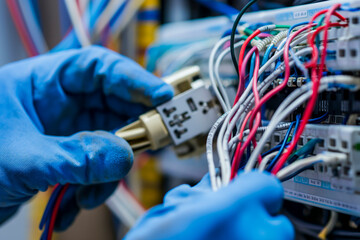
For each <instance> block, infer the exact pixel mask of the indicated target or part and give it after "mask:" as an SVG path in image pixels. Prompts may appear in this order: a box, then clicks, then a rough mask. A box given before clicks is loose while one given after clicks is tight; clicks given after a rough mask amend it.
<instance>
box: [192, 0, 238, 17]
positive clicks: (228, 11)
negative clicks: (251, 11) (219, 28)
mask: <svg viewBox="0 0 360 240" xmlns="http://www.w3.org/2000/svg"><path fill="white" fill-rule="evenodd" d="M196 1H197V2H198V3H200V4H202V5H204V6H206V7H207V8H209V9H211V10H213V11H215V12H218V13H221V14H224V15H226V16H228V17H230V18H232V17H233V15H235V14H238V13H239V10H237V9H236V8H233V7H231V6H229V5H227V4H225V3H222V2H217V1H212V0H196Z"/></svg>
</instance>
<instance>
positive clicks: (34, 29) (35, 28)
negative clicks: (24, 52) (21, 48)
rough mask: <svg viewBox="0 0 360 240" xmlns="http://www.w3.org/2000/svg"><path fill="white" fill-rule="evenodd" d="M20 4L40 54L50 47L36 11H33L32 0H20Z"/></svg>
mask: <svg viewBox="0 0 360 240" xmlns="http://www.w3.org/2000/svg"><path fill="white" fill-rule="evenodd" d="M18 4H19V7H20V10H21V12H22V14H23V16H24V20H25V23H26V25H27V27H28V30H29V33H30V35H31V38H32V40H33V41H34V45H35V46H36V49H37V50H38V52H39V53H40V54H43V53H46V52H47V51H48V50H49V49H48V46H47V44H46V41H45V38H44V35H43V33H42V31H41V28H40V26H39V24H38V23H37V22H36V20H35V19H36V15H35V14H34V11H32V7H31V5H30V1H18Z"/></svg>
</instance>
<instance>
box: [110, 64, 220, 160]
mask: <svg viewBox="0 0 360 240" xmlns="http://www.w3.org/2000/svg"><path fill="white" fill-rule="evenodd" d="M163 80H164V81H165V82H167V83H168V84H171V85H172V86H173V87H174V90H175V97H174V98H173V99H172V100H170V101H168V102H166V103H163V104H162V105H160V106H158V107H157V108H156V109H155V110H151V111H149V112H147V113H145V114H142V115H141V116H140V117H139V120H137V121H136V122H133V123H131V124H129V125H127V126H125V127H124V128H122V129H120V130H118V131H116V133H115V134H116V135H117V136H119V137H122V138H124V139H125V140H127V141H128V142H129V144H130V145H131V147H132V149H133V150H134V153H135V154H137V153H140V152H143V151H145V150H149V149H151V150H157V149H160V148H162V147H165V146H166V145H169V144H171V143H172V144H173V145H175V149H174V150H175V152H176V153H177V155H178V156H179V157H190V156H193V155H198V154H199V153H202V152H203V151H204V147H205V137H206V135H207V133H208V131H209V130H210V128H211V126H212V125H213V124H214V122H215V121H216V120H217V119H218V117H219V116H220V114H221V108H220V107H219V104H218V102H217V100H216V98H215V97H214V95H213V94H212V92H211V91H210V89H209V88H208V87H207V86H206V85H205V84H204V82H203V81H202V80H201V79H200V69H199V67H197V66H195V67H189V68H185V69H183V70H180V71H178V72H176V73H174V74H172V75H170V76H168V77H165V78H164V79H163ZM202 140H203V141H202Z"/></svg>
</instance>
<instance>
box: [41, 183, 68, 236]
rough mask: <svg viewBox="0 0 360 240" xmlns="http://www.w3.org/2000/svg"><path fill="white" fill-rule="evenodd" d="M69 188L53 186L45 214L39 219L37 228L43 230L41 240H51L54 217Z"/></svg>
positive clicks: (66, 185)
mask: <svg viewBox="0 0 360 240" xmlns="http://www.w3.org/2000/svg"><path fill="white" fill-rule="evenodd" d="M68 188H69V184H65V185H60V184H56V185H55V186H54V189H53V192H52V194H51V197H50V199H49V202H48V204H47V205H46V208H45V212H44V214H43V216H42V218H41V221H40V225H39V228H40V230H42V229H44V231H43V233H42V235H41V240H51V238H52V233H53V230H54V226H55V221H56V216H57V213H58V211H59V208H60V204H61V201H62V199H63V197H64V195H65V192H66V190H67V189H68Z"/></svg>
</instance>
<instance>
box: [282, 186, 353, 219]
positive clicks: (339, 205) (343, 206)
mask: <svg viewBox="0 0 360 240" xmlns="http://www.w3.org/2000/svg"><path fill="white" fill-rule="evenodd" d="M284 192H285V197H288V198H290V199H291V198H295V199H300V200H304V201H307V202H314V203H317V204H320V205H323V206H327V207H331V208H335V209H338V210H342V211H345V212H351V213H354V212H359V210H360V206H358V205H353V204H349V203H345V202H340V201H336V200H333V199H329V198H324V197H319V196H315V195H311V194H307V193H303V192H298V191H294V190H290V189H285V190H284ZM357 215H358V213H357Z"/></svg>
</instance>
